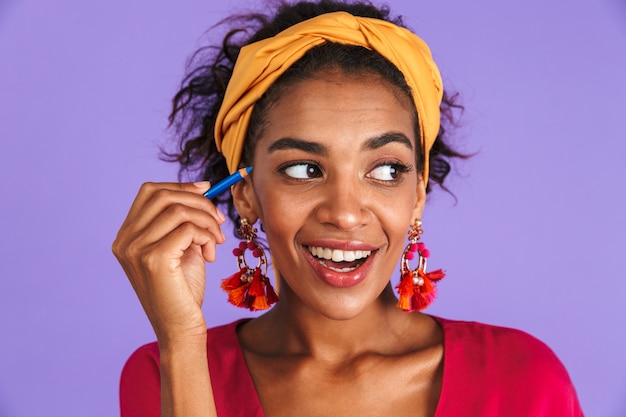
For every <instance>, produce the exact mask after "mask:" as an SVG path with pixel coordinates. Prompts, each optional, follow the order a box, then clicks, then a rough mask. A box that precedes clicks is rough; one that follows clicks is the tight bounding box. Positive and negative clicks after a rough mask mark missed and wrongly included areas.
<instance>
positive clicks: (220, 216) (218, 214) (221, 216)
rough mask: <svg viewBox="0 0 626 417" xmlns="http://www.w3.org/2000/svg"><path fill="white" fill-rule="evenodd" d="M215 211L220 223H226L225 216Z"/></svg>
mask: <svg viewBox="0 0 626 417" xmlns="http://www.w3.org/2000/svg"><path fill="white" fill-rule="evenodd" d="M215 211H216V212H217V217H218V218H219V219H220V220H221V221H223V222H225V221H226V216H224V213H222V212H221V211H219V210H217V209H216V210H215Z"/></svg>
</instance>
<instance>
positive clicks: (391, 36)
mask: <svg viewBox="0 0 626 417" xmlns="http://www.w3.org/2000/svg"><path fill="white" fill-rule="evenodd" d="M327 41H328V42H335V43H340V44H346V45H355V46H363V47H365V48H368V49H371V50H374V51H376V52H378V53H379V54H380V55H382V56H383V57H385V58H386V59H387V60H389V61H390V62H391V63H392V64H394V65H395V66H396V67H397V68H398V69H399V70H400V72H402V74H404V78H405V80H406V82H407V84H408V85H409V87H410V88H411V91H412V94H413V100H414V102H415V107H416V109H417V114H418V118H419V125H420V140H421V145H422V151H423V154H424V181H425V182H426V181H428V153H429V151H430V148H431V147H432V145H433V142H434V141H435V138H436V137H437V133H438V132H439V117H440V116H439V105H440V103H441V98H442V96H443V86H442V82H441V75H440V74H439V70H438V69H437V66H436V65H435V62H434V61H433V59H432V55H431V53H430V49H429V48H428V45H426V43H425V42H424V41H423V40H421V39H420V38H419V37H418V36H417V35H415V34H414V33H413V32H411V31H409V30H408V29H405V28H402V27H399V26H397V25H395V24H393V23H390V22H387V21H384V20H380V19H372V18H365V17H356V16H353V15H351V14H349V13H346V12H334V13H327V14H323V15H320V16H317V17H314V18H312V19H308V20H305V21H304V22H301V23H298V24H296V25H294V26H292V27H290V28H288V29H286V30H284V31H282V32H280V33H279V34H277V35H276V36H274V37H272V38H268V39H264V40H261V41H258V42H255V43H252V44H250V45H246V46H244V47H243V48H241V51H240V52H239V57H238V58H237V62H236V63H235V68H234V69H233V75H232V78H231V79H230V82H229V83H228V87H227V88H226V94H225V96H224V102H223V103H222V107H221V108H220V110H219V112H218V114H217V121H216V125H215V142H216V144H217V148H218V150H220V152H222V154H223V155H224V157H225V158H226V163H227V165H228V169H229V170H230V172H234V171H235V170H237V168H239V162H240V160H241V153H242V150H243V146H244V141H245V138H246V132H247V130H248V125H249V122H250V116H251V114H252V110H253V107H254V104H255V103H256V102H257V100H259V99H260V98H261V96H262V95H263V94H264V93H265V92H266V91H267V90H268V89H269V88H270V86H271V85H272V84H273V83H274V82H275V81H276V80H277V79H278V78H279V77H280V76H281V75H282V74H283V73H284V72H285V71H286V70H287V69H288V68H289V67H291V65H293V64H294V63H295V62H296V61H298V60H299V59H300V58H301V57H302V56H303V55H304V54H305V53H306V52H307V51H308V50H309V49H312V48H314V47H315V46H318V45H321V44H323V43H325V42H327Z"/></svg>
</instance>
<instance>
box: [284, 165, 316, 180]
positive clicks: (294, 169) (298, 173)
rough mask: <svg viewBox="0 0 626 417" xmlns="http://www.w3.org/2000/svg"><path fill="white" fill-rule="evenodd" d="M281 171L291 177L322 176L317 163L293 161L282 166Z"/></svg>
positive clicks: (307, 177)
mask: <svg viewBox="0 0 626 417" xmlns="http://www.w3.org/2000/svg"><path fill="white" fill-rule="evenodd" d="M281 171H283V172H284V173H285V174H286V175H288V176H289V177H291V178H296V179H303V180H304V179H309V178H319V177H321V176H322V170H321V169H320V168H319V167H318V166H317V165H315V164H313V163H310V162H301V163H295V164H292V165H289V166H286V167H284V168H282V169H281Z"/></svg>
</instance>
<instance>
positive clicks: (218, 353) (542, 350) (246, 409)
mask: <svg viewBox="0 0 626 417" xmlns="http://www.w3.org/2000/svg"><path fill="white" fill-rule="evenodd" d="M435 319H436V320H437V322H439V324H440V325H441V327H442V328H443V334H444V358H443V361H444V368H443V386H442V389H441V396H440V398H439V404H438V405H437V411H436V413H435V417H458V416H480V417H495V416H498V417H499V416H507V417H528V416H533V417H538V416H546V417H548V416H549V417H561V416H562V417H566V416H567V417H582V416H583V413H582V410H581V409H580V405H579V403H578V398H577V396H576V391H575V389H574V387H573V386H572V383H571V381H570V378H569V375H568V374H567V371H566V370H565V368H564V367H563V365H562V364H561V362H560V361H559V359H558V358H557V357H556V355H555V354H554V352H552V350H550V348H548V347H547V346H546V345H545V344H544V343H543V342H541V341H539V340H537V339H536V338H534V337H533V336H530V335H529V334H527V333H524V332H522V331H519V330H515V329H509V328H504V327H496V326H489V325H485V324H480V323H475V322H462V321H452V320H446V319H441V318H438V317H435ZM244 321H245V320H239V321H236V322H233V323H230V324H227V325H223V326H219V327H215V328H211V329H209V330H208V331H207V335H208V339H207V345H208V346H210V349H208V362H209V371H210V373H211V380H212V381H214V382H213V394H214V397H215V405H216V407H217V414H218V415H219V416H220V417H263V410H262V408H261V404H260V402H259V398H258V396H257V394H256V391H255V389H254V384H253V382H252V378H251V376H250V373H249V371H248V368H247V366H246V363H245V360H244V356H243V352H242V350H241V347H240V345H239V341H238V339H237V334H236V328H237V325H238V324H239V323H242V322H244ZM160 396H161V394H160V386H159V349H158V345H157V344H156V343H151V344H148V345H144V346H142V347H140V348H139V349H137V350H136V351H135V352H134V353H133V354H132V355H131V357H130V358H129V359H128V361H127V363H126V365H125V366H124V370H123V371H122V378H121V383H120V406H121V415H122V417H131V416H133V417H135V416H160V415H161V412H160Z"/></svg>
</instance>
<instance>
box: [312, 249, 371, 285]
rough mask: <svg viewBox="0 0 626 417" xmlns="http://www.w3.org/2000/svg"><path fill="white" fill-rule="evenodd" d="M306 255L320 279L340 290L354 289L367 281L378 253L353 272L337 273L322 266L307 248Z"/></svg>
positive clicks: (369, 257)
mask: <svg viewBox="0 0 626 417" xmlns="http://www.w3.org/2000/svg"><path fill="white" fill-rule="evenodd" d="M304 254H305V257H306V259H307V260H308V261H309V263H310V264H311V267H312V268H313V270H314V271H315V274H316V275H317V276H318V277H319V279H320V280H322V281H323V282H325V283H326V284H328V285H330V286H332V287H338V288H347V287H352V286H355V285H357V284H359V283H360V282H362V281H363V280H365V277H367V274H368V272H369V270H370V268H371V267H372V261H373V260H374V257H375V256H376V252H372V254H371V255H370V256H368V257H367V259H366V260H365V262H363V263H362V264H361V265H360V266H359V267H358V268H356V269H354V270H353V271H350V272H337V271H333V270H332V269H329V268H326V267H325V266H324V265H322V264H321V263H320V262H319V261H318V260H317V258H315V257H314V256H313V255H311V252H309V250H308V249H307V248H304Z"/></svg>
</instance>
